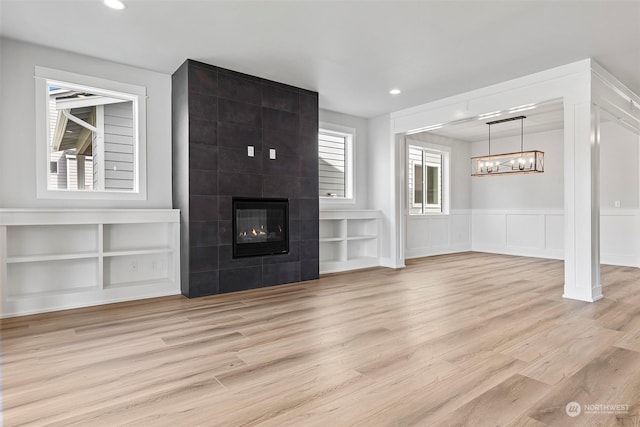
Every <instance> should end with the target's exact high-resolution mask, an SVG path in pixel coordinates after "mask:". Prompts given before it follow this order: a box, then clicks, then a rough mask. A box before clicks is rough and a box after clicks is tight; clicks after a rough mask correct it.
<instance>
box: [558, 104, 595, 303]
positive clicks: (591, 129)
mask: <svg viewBox="0 0 640 427" xmlns="http://www.w3.org/2000/svg"><path fill="white" fill-rule="evenodd" d="M564 114H565V119H564V124H565V138H564V144H565V146H564V167H565V173H564V181H565V182H564V225H565V227H564V228H565V231H564V246H565V248H564V252H565V258H564V269H565V270H564V278H565V282H564V295H563V296H564V297H565V298H570V299H576V300H581V301H590V302H592V301H596V300H598V299H600V298H602V289H601V287H600V123H599V121H600V120H599V114H598V112H597V111H595V110H594V107H592V105H591V102H590V100H588V101H584V102H580V103H575V104H574V103H571V102H567V101H566V99H565V106H564Z"/></svg>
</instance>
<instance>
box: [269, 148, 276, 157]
mask: <svg viewBox="0 0 640 427" xmlns="http://www.w3.org/2000/svg"><path fill="white" fill-rule="evenodd" d="M269 158H270V159H271V160H275V159H276V149H275V148H269Z"/></svg>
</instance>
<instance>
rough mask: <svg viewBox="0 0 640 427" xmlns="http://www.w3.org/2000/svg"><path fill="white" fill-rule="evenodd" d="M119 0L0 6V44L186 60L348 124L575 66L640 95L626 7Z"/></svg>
mask: <svg viewBox="0 0 640 427" xmlns="http://www.w3.org/2000/svg"><path fill="white" fill-rule="evenodd" d="M124 2H125V3H126V5H127V8H126V9H125V10H123V11H115V10H111V9H108V8H106V7H105V6H103V4H102V1H101V0H83V1H79V0H74V1H69V0H67V1H63V0H29V1H25V0H0V35H2V36H5V37H9V38H13V39H18V40H23V41H27V42H32V43H37V44H41V45H45V46H52V47H56V48H60V49H64V50H68V51H72V52H77V53H81V54H86V55H91V56H96V57H100V58H104V59H107V60H110V61H115V62H120V63H124V64H129V65H133V66H136V67H141V68H146V69H150V70H154V71H159V72H162V73H167V74H171V73H173V71H175V70H176V69H177V68H178V66H179V65H180V64H181V63H182V62H183V61H184V60H185V59H187V58H190V59H195V60H198V61H203V62H207V63H210V64H214V65H217V66H220V67H224V68H230V69H233V70H237V71H241V72H244V73H248V74H252V75H256V76H260V77H264V78H267V79H272V80H276V81H280V82H283V83H288V84H291V85H294V86H299V87H303V88H307V89H311V90H315V91H318V92H319V93H320V107H321V108H325V109H329V110H334V111H339V112H343V113H347V114H352V115H356V116H360V117H374V116H377V115H380V114H384V113H388V112H391V111H396V110H399V109H402V108H406V107H411V106H415V105H419V104H423V103H425V102H429V101H433V100H437V99H440V98H444V97H447V96H451V95H455V94H458V93H463V92H466V91H469V90H473V89H477V88H480V87H484V86H487V85H491V84H494V83H498V82H501V81H504V80H508V79H513V78H516V77H520V76H524V75H527V74H531V73H534V72H538V71H542V70H545V69H548V68H552V67H556V66H560V65H564V64H567V63H570V62H574V61H578V60H581V59H585V58H588V57H593V58H594V59H595V60H596V61H598V62H599V63H600V64H601V65H602V66H603V67H604V68H606V69H607V70H608V71H610V72H611V73H612V74H614V75H615V76H616V77H617V78H618V79H620V80H621V81H622V82H623V83H624V84H626V85H627V86H628V87H629V88H631V89H632V90H633V91H635V92H636V93H640V72H639V70H640V24H639V22H640V0H630V1H616V0H602V1H574V0H567V1H563V0H555V1H544V0H534V1H484V0H475V1H430V0H425V1H397V0H396V1H362V0H352V1H313V0H298V1H293V0H291V1H239V0H234V1H214V0H211V1H203V0H201V1H195V0H173V1H162V0H155V1H148V0H124ZM392 88H399V89H401V90H402V93H401V94H400V95H396V96H392V95H390V94H389V93H388V92H389V90H390V89H392Z"/></svg>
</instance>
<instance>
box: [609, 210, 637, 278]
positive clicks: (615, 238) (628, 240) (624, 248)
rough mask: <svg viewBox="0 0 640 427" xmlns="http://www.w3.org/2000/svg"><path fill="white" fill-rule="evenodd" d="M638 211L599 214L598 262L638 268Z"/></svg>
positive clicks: (615, 211)
mask: <svg viewBox="0 0 640 427" xmlns="http://www.w3.org/2000/svg"><path fill="white" fill-rule="evenodd" d="M639 225H640V211H638V210H635V209H625V210H620V209H616V210H609V209H608V210H606V211H605V210H603V211H601V212H600V262H601V263H602V264H612V265H623V266H628V267H640V245H639V244H638V232H639V231H640V227H639Z"/></svg>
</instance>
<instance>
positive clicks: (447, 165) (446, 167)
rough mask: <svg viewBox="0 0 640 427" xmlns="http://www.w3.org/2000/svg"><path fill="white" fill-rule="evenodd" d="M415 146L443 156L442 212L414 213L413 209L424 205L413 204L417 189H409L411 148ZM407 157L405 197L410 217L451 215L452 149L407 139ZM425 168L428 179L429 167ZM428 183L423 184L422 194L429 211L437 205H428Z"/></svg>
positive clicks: (441, 166)
mask: <svg viewBox="0 0 640 427" xmlns="http://www.w3.org/2000/svg"><path fill="white" fill-rule="evenodd" d="M411 146H414V147H418V148H420V149H421V150H422V151H426V152H430V153H433V154H438V155H441V156H442V160H441V165H440V166H439V167H440V168H441V170H440V177H441V178H440V179H441V180H442V182H441V185H440V192H439V196H440V200H441V203H440V205H441V210H440V212H421V213H412V212H411V209H416V208H421V207H422V205H421V204H419V205H414V203H413V200H414V199H413V197H412V194H411V192H412V191H414V190H415V188H409V182H410V180H409V173H410V166H411V159H410V156H411V150H410V147H411ZM405 151H406V156H405V168H404V169H405V197H406V203H405V209H406V210H407V214H408V215H409V216H410V217H419V216H434V215H436V216H437V215H449V213H450V203H451V191H450V183H451V176H450V172H451V147H449V146H446V145H440V144H433V143H430V142H425V141H418V140H415V139H409V138H407V139H406V148H405ZM422 166H423V177H426V174H427V169H428V168H427V167H425V166H428V165H422ZM426 184H427V183H426V182H423V184H422V186H423V188H422V192H423V199H424V200H425V204H424V207H425V209H428V208H429V207H432V208H433V207H436V206H437V205H433V204H432V205H429V204H427V203H426V198H427V190H428V189H427V185H426Z"/></svg>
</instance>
